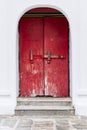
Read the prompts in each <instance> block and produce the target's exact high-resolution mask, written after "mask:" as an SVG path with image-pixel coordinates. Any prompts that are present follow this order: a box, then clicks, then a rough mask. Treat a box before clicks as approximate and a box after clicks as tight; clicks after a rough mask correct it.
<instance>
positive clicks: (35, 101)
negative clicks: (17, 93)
mask: <svg viewBox="0 0 87 130" xmlns="http://www.w3.org/2000/svg"><path fill="white" fill-rule="evenodd" d="M17 105H18V106H20V105H25V106H26V105H29V106H71V105H72V100H71V98H51V97H35V98H26V97H25V98H24V97H19V98H18V99H17Z"/></svg>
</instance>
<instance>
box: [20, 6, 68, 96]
mask: <svg viewBox="0 0 87 130" xmlns="http://www.w3.org/2000/svg"><path fill="white" fill-rule="evenodd" d="M19 52H20V53H19V71H20V72H19V73H20V77H19V78H20V96H30V97H31V96H34V97H35V96H52V97H67V96H69V24H68V21H67V19H66V17H65V16H64V15H63V14H62V13H61V12H60V11H58V10H55V9H52V8H35V9H32V10H30V11H28V12H26V13H25V14H24V15H23V17H22V18H21V19H20V22H19Z"/></svg>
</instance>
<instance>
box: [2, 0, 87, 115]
mask: <svg viewBox="0 0 87 130" xmlns="http://www.w3.org/2000/svg"><path fill="white" fill-rule="evenodd" d="M86 5H87V0H84V3H83V0H8V1H7V0H0V114H14V110H15V107H16V103H17V100H16V95H17V88H18V42H17V41H18V33H17V26H18V21H19V19H20V17H21V16H22V15H23V14H24V13H25V12H26V11H27V10H29V9H31V8H34V7H52V8H55V9H58V10H60V11H61V12H62V13H64V14H65V16H66V17H67V19H68V21H69V24H70V62H71V63H70V75H71V86H70V88H71V95H72V100H73V105H74V106H75V109H76V114H77V115H87V103H86V102H87V80H86V78H87V69H86V66H87V58H86V55H87V43H86V42H87V38H86V37H87V25H86V23H87V13H86V12H87V7H86Z"/></svg>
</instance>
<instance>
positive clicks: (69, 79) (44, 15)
mask: <svg viewBox="0 0 87 130" xmlns="http://www.w3.org/2000/svg"><path fill="white" fill-rule="evenodd" d="M46 16H49V17H65V18H66V16H65V15H64V14H62V15H61V14H55V13H48V14H45V13H42V14H41V13H40V14H39V13H36V14H32V13H31V14H28V15H25V14H24V15H23V16H22V17H46ZM66 20H67V18H66ZM67 21H68V20H67ZM68 26H69V22H68ZM68 39H69V42H68V46H69V49H68V53H69V54H68V59H69V61H68V68H69V71H68V72H69V74H68V76H69V77H68V82H69V86H68V95H69V97H71V96H72V93H71V60H70V57H71V51H70V50H71V48H70V28H69V38H68ZM18 43H19V31H18ZM18 50H19V44H18ZM18 57H19V54H18ZM18 67H19V59H18ZM18 76H19V69H18ZM19 79H20V78H19V77H18V80H19ZM19 83H20V82H19V81H18V87H17V91H16V92H17V93H16V94H17V97H19V94H20V84H19Z"/></svg>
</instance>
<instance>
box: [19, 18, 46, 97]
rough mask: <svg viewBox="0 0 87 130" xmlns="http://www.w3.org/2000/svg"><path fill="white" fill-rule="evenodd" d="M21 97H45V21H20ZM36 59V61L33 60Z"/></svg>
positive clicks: (29, 19)
mask: <svg viewBox="0 0 87 130" xmlns="http://www.w3.org/2000/svg"><path fill="white" fill-rule="evenodd" d="M19 30H20V95H21V96H36V95H43V87H44V86H43V59H42V58H40V57H39V58H34V57H32V56H33V55H41V56H43V31H42V30H43V20H42V19H41V18H22V19H21V21H20V27H19ZM32 58H34V60H32Z"/></svg>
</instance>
